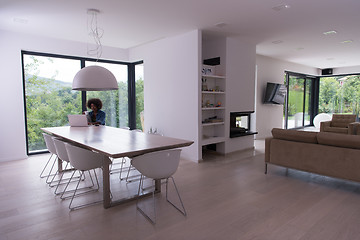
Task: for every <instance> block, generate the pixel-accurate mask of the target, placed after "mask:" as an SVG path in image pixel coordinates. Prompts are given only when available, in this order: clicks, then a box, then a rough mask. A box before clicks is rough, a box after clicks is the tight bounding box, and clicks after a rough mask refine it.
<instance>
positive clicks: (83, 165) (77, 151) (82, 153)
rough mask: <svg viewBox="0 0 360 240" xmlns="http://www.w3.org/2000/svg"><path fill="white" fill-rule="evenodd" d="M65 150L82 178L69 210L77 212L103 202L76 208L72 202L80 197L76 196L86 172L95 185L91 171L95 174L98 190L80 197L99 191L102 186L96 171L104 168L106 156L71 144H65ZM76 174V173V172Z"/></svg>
mask: <svg viewBox="0 0 360 240" xmlns="http://www.w3.org/2000/svg"><path fill="white" fill-rule="evenodd" d="M65 148H66V151H67V153H68V156H69V161H70V163H71V165H72V166H73V167H74V168H75V169H77V170H79V171H80V178H79V181H78V183H77V185H76V188H75V190H74V193H73V195H72V197H71V201H70V204H69V209H70V210H75V209H78V208H82V207H85V206H89V205H93V204H96V203H100V202H102V200H101V201H96V202H92V203H87V204H83V205H77V206H74V207H73V206H72V202H73V200H74V198H75V196H78V195H76V192H77V190H78V187H79V184H80V181H81V179H82V176H83V175H84V174H85V171H87V172H88V173H89V176H90V179H91V181H92V183H93V185H94V182H93V180H92V176H91V173H90V170H93V172H94V174H95V179H96V183H97V189H94V190H91V191H87V192H82V193H80V194H79V195H83V194H84V193H89V192H93V191H97V190H99V188H100V186H99V181H98V178H97V176H96V171H95V169H97V168H101V167H102V165H103V159H104V156H103V155H101V154H100V153H96V152H92V151H90V150H87V149H83V148H80V147H77V146H74V145H71V144H69V143H65ZM108 164H110V160H109V163H108ZM74 173H75V171H74ZM74 173H73V174H72V176H71V178H72V177H73V176H74ZM70 180H71V179H70ZM70 180H69V182H68V184H67V185H66V187H65V190H64V192H65V191H66V189H67V187H68V185H69V183H70ZM61 198H62V199H65V198H64V197H63V195H62V196H61Z"/></svg>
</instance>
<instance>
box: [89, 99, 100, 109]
mask: <svg viewBox="0 0 360 240" xmlns="http://www.w3.org/2000/svg"><path fill="white" fill-rule="evenodd" d="M91 104H94V105H95V106H96V107H97V109H101V108H102V102H101V100H100V99H98V98H91V99H89V100H88V101H87V103H86V105H87V107H88V108H91Z"/></svg>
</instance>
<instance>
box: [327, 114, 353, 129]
mask: <svg viewBox="0 0 360 240" xmlns="http://www.w3.org/2000/svg"><path fill="white" fill-rule="evenodd" d="M355 121H356V115H350V114H334V115H333V116H332V120H331V124H330V125H331V127H341V128H347V127H348V126H349V124H350V123H352V122H355Z"/></svg>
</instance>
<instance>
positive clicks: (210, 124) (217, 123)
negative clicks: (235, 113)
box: [202, 122, 224, 127]
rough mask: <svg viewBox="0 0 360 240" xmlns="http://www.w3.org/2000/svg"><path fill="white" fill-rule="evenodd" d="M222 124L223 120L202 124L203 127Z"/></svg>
mask: <svg viewBox="0 0 360 240" xmlns="http://www.w3.org/2000/svg"><path fill="white" fill-rule="evenodd" d="M223 124H224V122H215V123H203V124H202V126H203V127H207V126H214V125H223Z"/></svg>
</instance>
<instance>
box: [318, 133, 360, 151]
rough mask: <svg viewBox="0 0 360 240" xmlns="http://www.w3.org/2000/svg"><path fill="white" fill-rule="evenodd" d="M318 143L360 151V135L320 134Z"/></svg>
mask: <svg viewBox="0 0 360 240" xmlns="http://www.w3.org/2000/svg"><path fill="white" fill-rule="evenodd" d="M317 141H318V143H319V144H323V145H329V146H335V147H345V148H355V149H360V135H350V134H338V133H330V132H319V133H318V134H317Z"/></svg>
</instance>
